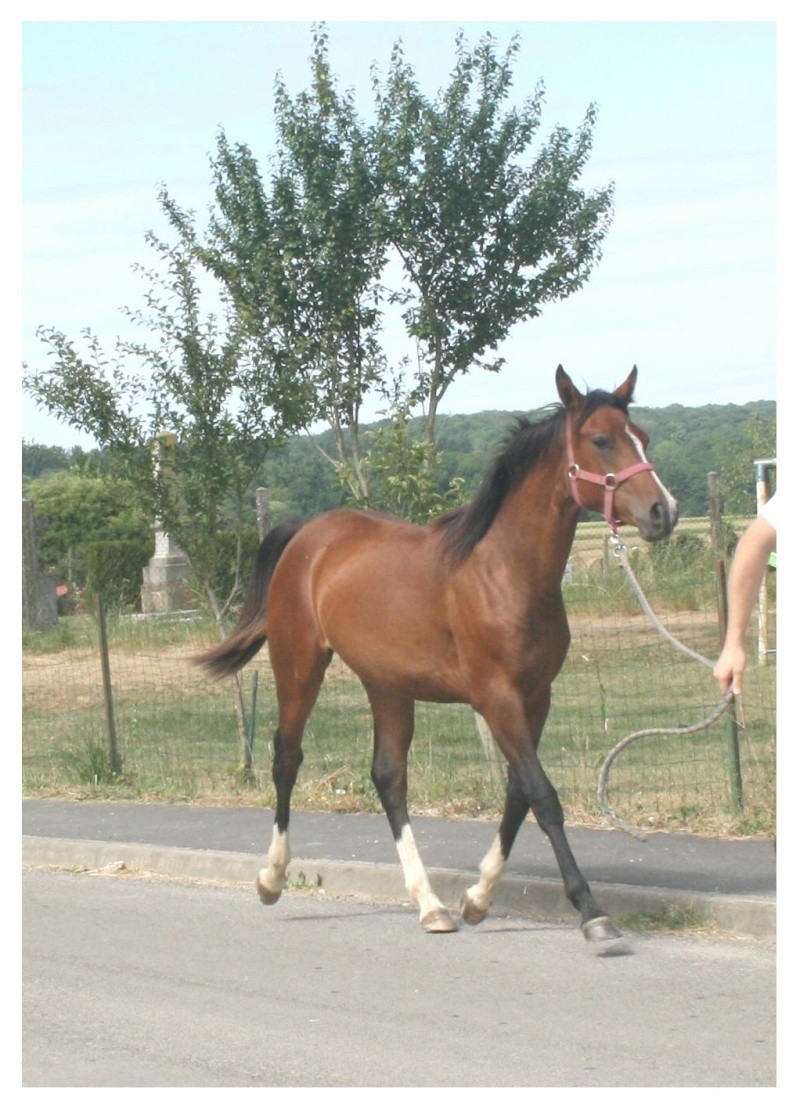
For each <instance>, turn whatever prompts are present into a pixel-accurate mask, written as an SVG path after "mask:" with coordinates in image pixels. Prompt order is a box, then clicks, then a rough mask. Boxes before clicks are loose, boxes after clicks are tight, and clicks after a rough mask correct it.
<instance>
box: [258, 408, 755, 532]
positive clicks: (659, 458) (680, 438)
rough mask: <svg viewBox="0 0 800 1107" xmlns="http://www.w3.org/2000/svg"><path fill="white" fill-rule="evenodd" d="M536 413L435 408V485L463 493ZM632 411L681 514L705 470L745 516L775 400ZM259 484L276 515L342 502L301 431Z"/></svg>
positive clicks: (697, 507)
mask: <svg viewBox="0 0 800 1107" xmlns="http://www.w3.org/2000/svg"><path fill="white" fill-rule="evenodd" d="M536 415H537V412H535V411H526V412H508V411H481V412H478V413H476V414H474V415H439V416H438V417H437V422H436V426H437V445H438V449H439V452H440V469H439V481H440V484H441V485H442V487H443V488H444V487H446V486H447V485H448V484H449V482H450V481H451V480H452V479H453V478H455V477H460V478H462V479H463V480H464V487H465V490H466V492H467V494H468V496H469V495H472V494H473V493H474V492H475V491H476V489H477V487H478V484H479V483H480V480H481V478H482V476H483V474H484V473H485V472H486V469H487V467H488V466H489V464H490V462H491V460H492V459H493V457H494V456H495V454H496V453H497V451H498V450H499V449H500V447H501V446H502V444H503V443H504V442H505V440H506V439H507V437H508V435H509V433H510V432H511V431H512V430H513V429H514V427H515V426H516V420H517V419H518V418H519V417H521V416H523V417H527V418H535V417H536ZM631 415H632V417H633V419H634V421H635V422H636V423H637V424H638V425H639V426H640V427H641V428H642V430H644V431H645V432H646V433H647V434H648V435H649V436H650V448H649V456H650V458H651V460H652V461H653V463H654V464H655V466H656V468H657V469H658V473H659V475H660V477H661V478H662V480H663V481H664V483H665V484H666V485H667V486H668V487H669V488H670V490H671V491H672V492H673V494H674V495H675V496H677V498H678V499H679V500H680V502H681V513H682V515H683V516H684V517H686V516H691V515H706V514H707V513H708V473H709V472H717V473H719V474H720V481H721V485H722V489H723V493H724V497H725V509H726V511H728V512H730V513H733V514H744V515H747V514H750V513H751V512H752V511H753V510H754V508H755V473H754V469H753V461H754V459H755V458H763V457H773V456H774V454H775V420H776V405H775V402H774V401H772V400H759V401H755V402H753V403H748V404H741V405H737V404H708V405H706V406H704V407H683V406H682V405H680V404H672V405H670V406H669V407H665V408H647V407H637V406H634V407H632V408H631ZM421 423H422V421H421V420H413V421H412V422H411V424H410V426H411V430H412V433H414V434H417V433H419V432H420V429H421ZM376 425H379V424H376ZM317 441H318V443H319V445H320V446H322V447H323V448H324V449H326V450H327V451H328V452H330V453H332V452H333V438H332V434H331V433H330V432H326V433H323V434H321V435H319V436H318V439H317ZM261 483H262V484H263V485H264V486H265V487H266V488H268V489H269V491H270V497H271V499H272V500H273V501H275V502H276V507H277V509H278V510H277V514H279V515H280V514H283V513H284V512H285V513H287V514H289V513H296V514H298V515H302V516H310V515H315V514H318V513H319V512H320V511H325V510H328V509H330V508H332V507H336V506H339V505H340V504H341V502H342V491H341V489H340V488H339V487H338V486H337V485H336V483H335V481H334V480H333V478H332V472H331V466H330V463H329V462H327V461H326V460H325V459H324V458H323V457H322V456H321V455H320V453H319V450H318V449H317V448H316V447H315V446H314V444H313V442H312V441H309V439H307V438H298V439H293V440H292V441H290V442H289V443H288V444H287V446H286V448H285V449H283V450H278V451H276V452H275V454H274V455H273V457H271V458H270V459H269V460H268V461H267V462H266V464H265V465H264V467H263V469H262V472H261Z"/></svg>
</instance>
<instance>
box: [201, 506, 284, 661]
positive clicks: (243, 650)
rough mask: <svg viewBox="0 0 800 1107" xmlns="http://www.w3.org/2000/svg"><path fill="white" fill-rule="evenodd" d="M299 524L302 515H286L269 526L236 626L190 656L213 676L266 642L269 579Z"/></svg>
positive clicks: (256, 650) (251, 655) (248, 656)
mask: <svg viewBox="0 0 800 1107" xmlns="http://www.w3.org/2000/svg"><path fill="white" fill-rule="evenodd" d="M302 526H303V520H302V519H287V520H286V521H285V522H283V523H279V524H278V526H277V527H273V528H272V530H271V531H270V532H269V534H268V535H267V536H266V538H265V539H264V540H263V542H262V543H261V545H260V546H259V548H258V556H257V557H256V567H255V570H254V571H253V575H252V577H251V578H250V584H249V585H248V588H247V595H246V596H245V601H244V603H243V605H242V610H241V612H240V614H239V620H238V622H237V623H236V626H235V627H234V628H233V630H232V631H231V633H230V634H229V635H228V637H227V638H226V639H225V641H224V642H220V644H219V645H218V646H214V647H212V648H211V649H210V650H207V651H206V652H205V653H201V654H199V655H198V656H197V657H195V658H194V660H195V661H196V662H197V664H198V665H204V666H205V667H206V668H207V669H208V670H209V671H210V672H212V673H213V674H214V676H220V677H221V676H230V675H231V674H232V673H235V672H238V670H239V669H241V668H242V666H243V665H246V664H247V662H248V661H249V660H250V658H251V657H255V655H256V654H257V653H258V651H259V650H260V649H261V647H262V646H263V645H264V643H265V642H266V640H267V634H266V629H265V622H266V620H265V616H266V610H267V589H268V588H269V582H270V581H271V580H272V574H273V573H274V572H275V566H276V565H277V564H278V562H279V560H280V558H281V554H282V553H283V551H284V550H285V549H286V547H287V546H288V545H289V543H290V542H291V540H292V539H293V538H294V536H295V535H296V534H297V532H298V531H299V530H300V528H301V527H302Z"/></svg>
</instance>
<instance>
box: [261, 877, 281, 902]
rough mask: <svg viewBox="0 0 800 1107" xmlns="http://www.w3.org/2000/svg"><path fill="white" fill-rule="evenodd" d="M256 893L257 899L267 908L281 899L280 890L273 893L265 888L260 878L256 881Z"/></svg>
mask: <svg viewBox="0 0 800 1107" xmlns="http://www.w3.org/2000/svg"><path fill="white" fill-rule="evenodd" d="M256 891H257V892H258V898H259V899H260V900H261V902H262V903H265V904H266V905H267V906H268V907H271V906H272V904H273V903H277V902H278V900H279V899H280V898H281V890H280V889H279V890H278V891H277V892H273V891H272V889H271V888H267V886H266V885H265V884H262V883H261V877H260V876H259V877H257V879H256Z"/></svg>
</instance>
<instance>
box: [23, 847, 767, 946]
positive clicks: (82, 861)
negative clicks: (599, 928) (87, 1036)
mask: <svg viewBox="0 0 800 1107" xmlns="http://www.w3.org/2000/svg"><path fill="white" fill-rule="evenodd" d="M117 862H123V863H124V864H125V866H126V867H127V868H128V869H131V870H134V871H138V872H141V873H154V874H158V875H162V876H172V877H184V878H189V879H194V880H213V881H218V882H220V883H233V884H253V883H254V881H255V876H256V873H257V870H258V861H257V859H256V858H255V857H254V856H253V854H251V853H227V852H222V851H216V850H193V849H182V848H178V847H170V846H153V845H128V844H125V845H121V844H118V843H114V842H97V841H86V840H74V839H67V838H40V837H30V836H23V838H22V863H23V865H26V866H28V867H32V868H43V867H49V868H60V869H79V870H94V869H103V868H105V867H106V866H109V865H113V864H115V863H117ZM429 874H430V877H431V883H432V884H433V886H434V888H435V889H436V893H437V895H438V896H439V897H440V898H441V900H442V901H443V902H444V903H445V904H446V905H447V906H448V907H450V908H453V909H455V910H457V909H458V905H459V903H460V901H461V896H462V894H463V892H464V889H465V888H467V887H468V886H469V885H470V884H472V883H473V882H474V879H475V877H474V874H473V875H469V874H466V873H462V872H458V871H456V870H454V869H435V868H431V869H429ZM289 878H290V881H294V882H295V883H296V884H300V885H302V886H303V887H308V888H318V889H319V890H320V891H322V892H325V893H327V894H328V895H331V896H363V897H368V898H372V899H379V900H389V901H391V902H398V903H408V902H409V899H408V894H407V892H406V889H405V887H404V884H403V878H402V875H401V872H400V866H399V865H397V864H392V865H386V864H375V863H368V862H359V861H350V862H341V861H309V860H304V859H302V858H295V859H294V860H293V861H292V863H291V865H290V867H289ZM595 888H596V891H597V898H598V900H599V901H600V903H601V904H602V905H603V907H604V908H606V909H607V910H608V912H609V913H610V914H611V915H612V916H614V917H615V918H616V919H624V918H625V917H626V916H629V915H655V916H660V915H663V914H664V913H665V912H666V911H667V910H669V909H670V908H678V909H681V910H684V911H687V912H691V913H692V914H693V915H695V916H697V917H699V918H702V919H704V920H707V921H708V922H710V923H713V924H715V925H716V926H717V927H718V928H719V929H720V930H721V931H722V932H724V933H729V934H735V935H737V936H739V937H745V938H756V939H760V940H765V941H775V937H776V904H775V903H774V902H773V901H771V900H765V899H760V898H758V897H750V896H729V895H711V894H706V893H698V892H686V891H677V890H674V889H667V888H635V887H632V886H628V885H622V884H602V885H597V884H596V885H595ZM492 908H493V910H494V911H495V912H497V911H501V912H502V911H513V912H515V913H517V914H522V915H525V916H528V917H530V918H535V919H554V920H560V921H572V922H574V921H575V918H576V916H575V912H574V910H573V908H572V906H571V905H570V904H569V903H568V901H567V899H566V897H565V895H564V890H563V886H562V884H561V882H560V881H556V880H522V879H520V878H516V879H515V878H512V877H506V878H505V879H504V880H503V882H502V883H501V885H500V887H499V888H498V889H497V892H496V894H495V897H494V901H493V904H492Z"/></svg>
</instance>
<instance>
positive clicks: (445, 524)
mask: <svg viewBox="0 0 800 1107" xmlns="http://www.w3.org/2000/svg"><path fill="white" fill-rule="evenodd" d="M636 376H637V370H636V367H635V366H634V368H633V370H632V372H631V373H630V374H629V376H628V377H627V379H626V380H625V381H624V383H623V384H621V385H620V386H619V387H618V388H616V389H615V390H614V391H613V392H610V393H609V392H604V391H601V390H595V391H590V392H588V393H587V394H583V393H582V392H580V391H579V389H578V388H577V387H576V386H575V385H574V384H573V382H572V380H571V379H570V377H569V376H568V375H567V373H566V372H565V371H564V369H563V368H562V367H561V366H559V367H558V369H557V371H556V387H557V390H558V396H559V398H560V401H561V402H560V404H555V405H553V407H552V409H549V412H548V414H547V415H546V416H544V417H541V418H539V419H538V420H537V421H535V422H529V421H527V420H520V422H519V426H518V428H517V429H516V430H515V431H514V432H513V433H512V435H511V437H510V438H509V440H508V442H507V444H506V446H505V448H504V449H503V450H502V452H501V453H500V454H499V455H498V456H497V458H496V459H495V461H494V463H493V465H492V466H491V468H490V469H489V471H488V473H487V475H486V476H485V478H484V480H483V483H482V485H481V486H480V489H479V491H478V493H477V495H476V497H475V499H474V500H473V501H472V502H471V503H470V504H469V505H467V506H465V507H462V508H459V509H457V510H455V511H452V512H450V513H448V514H447V515H444V516H442V517H441V518H439V519H437V520H435V521H434V522H432V523H430V524H429V525H427V526H419V525H415V524H412V523H409V522H405V521H403V520H400V519H396V518H393V517H391V516H388V515H381V514H378V513H376V512H370V511H351V510H344V509H342V510H334V511H329V512H327V513H325V514H323V515H320V516H317V517H316V518H314V519H312V520H310V521H308V522H302V521H288V522H284V523H281V524H279V525H278V526H276V527H275V528H274V529H273V530H271V531H270V532H269V533H268V534H267V536H266V537H265V538H264V540H263V542H262V544H261V546H260V549H259V552H258V556H257V561H256V567H255V571H254V574H253V577H252V580H251V581H250V585H249V589H248V593H247V596H246V598H245V602H244V604H243V607H242V610H241V614H240V616H239V619H238V622H237V624H236V626H235V628H234V630H233V631H232V632H231V634H230V635H229V637H228V638H227V639H226V640H225V641H224V642H222V643H221V644H220V645H218V646H216V647H214V648H212V649H210V650H208V651H207V652H206V653H204V654H202V655H201V656H200V657H199V658H197V660H198V661H199V662H200V663H201V664H203V665H205V666H206V667H207V668H208V669H209V670H210V671H211V672H212V673H213V674H215V675H217V676H223V675H226V674H232V673H234V672H236V671H237V670H238V669H240V668H241V667H242V666H243V665H244V664H245V663H246V662H247V661H249V660H250V659H251V658H252V657H253V656H254V655H255V654H256V653H257V652H258V651H259V649H260V648H261V647H262V646H263V645H264V643H265V642H267V643H268V647H269V656H270V659H271V663H272V669H273V672H274V678H275V685H276V691H277V697H278V728H277V731H276V733H275V738H274V758H273V780H274V783H275V789H276V808H275V820H274V826H273V832H272V840H271V844H270V847H269V852H268V855H267V864H266V867H265V868H263V869H262V870H261V871H260V872H259V874H258V878H257V881H256V887H257V889H258V893H259V895H260V897H261V899H262V901H263V902H264V903H267V904H271V903H275V902H276V901H277V900H278V898H279V896H280V894H281V892H282V891H283V889H284V887H285V885H286V870H287V866H288V864H289V860H290V852H289V839H288V827H289V809H290V800H291V795H292V789H293V787H294V784H295V780H296V778H297V773H298V769H299V768H300V763H301V761H302V759H303V754H302V749H301V743H302V738H303V730H304V727H305V725H306V721H307V719H308V717H309V715H310V713H311V710H312V708H313V706H314V703H315V702H316V699H317V696H318V694H319V691H320V687H321V685H322V681H323V677H324V675H325V670H326V668H327V666H328V664H329V663H330V661H331V658H332V657H333V654H334V653H336V654H338V655H339V657H341V658H342V660H343V661H344V662H345V663H346V665H347V666H349V668H350V669H351V670H352V671H353V672H354V673H355V674H356V675H357V676H358V677H359V679H360V680H361V682H362V683H363V685H364V688H365V689H366V693H367V696H368V699H369V703H370V706H371V709H372V715H373V719H374V752H373V759H372V780H373V782H374V784H375V787H376V789H377V792H378V795H379V796H380V799H381V802H382V804H383V807H384V810H385V812H386V815H387V817H388V820H389V825H390V827H391V831H392V834H393V835H394V840H395V843H396V846H397V851H398V854H399V859H400V863H401V865H402V869H403V876H404V879H405V884H406V888H407V889H408V892H409V895H410V896H411V898H412V900H413V901H414V903H415V904H416V906H417V907H418V908H419V917H420V923H421V925H422V927H423V928H424V929H425V930H426V931H429V932H438V933H442V932H447V931H453V930H455V929H456V925H455V923H454V921H453V919H452V917H451V915H450V913H449V912H448V911H447V909H446V908H445V907H444V906H443V904H442V903H441V902H440V900H439V899H438V898H437V896H436V895H435V893H434V892H433V890H432V888H431V885H430V882H429V880H428V875H427V873H426V870H425V867H424V865H423V862H422V859H421V857H420V855H419V852H418V850H417V846H416V844H415V841H414V836H413V833H412V830H411V825H410V821H409V815H408V807H407V799H406V796H407V757H408V752H409V747H410V745H411V739H412V736H413V731H414V705H415V701H417V700H423V701H433V702H436V703H467V704H469V705H470V706H471V707H472V708H473V710H474V711H475V712H476V713H477V714H478V715H480V716H482V717H483V719H484V720H485V721H486V723H487V724H488V726H489V729H490V730H491V733H492V735H493V737H494V740H495V741H496V742H497V745H498V746H499V748H500V750H501V751H502V753H503V754H504V756H505V759H506V761H507V762H508V781H507V788H506V795H505V806H504V811H503V815H502V819H501V822H500V826H499V829H498V833H497V835H496V837H495V840H494V842H493V844H492V846H491V848H490V849H489V852H488V853H487V854H486V856H485V857H484V859H483V861H482V862H481V864H480V867H479V874H480V875H479V879H478V881H477V883H475V884H473V885H472V886H471V887H470V888H468V889H467V890H466V891H465V893H464V896H463V899H462V901H461V915H462V917H463V919H464V920H465V921H466V922H467V923H470V924H475V923H479V922H480V921H481V920H482V919H483V918H484V917H485V916H486V914H487V911H488V909H489V904H490V901H491V898H492V894H493V891H494V889H495V888H496V886H497V884H498V882H499V881H500V879H501V877H502V875H503V872H504V870H505V866H506V862H507V859H508V856H509V853H510V851H511V847H512V845H513V843H514V839H515V837H516V835H517V832H518V830H519V828H520V826H521V825H522V822H523V820H524V819H525V817H526V815H527V813H528V811H529V810H531V811H533V814H534V816H535V818H536V820H537V822H538V823H539V826H540V827H541V829H542V830H543V831H544V833H545V834H546V835H547V837H548V838H549V840H550V843H551V845H552V848H553V851H554V853H555V856H556V859H557V861H558V865H559V869H560V872H561V876H562V879H563V882H564V889H565V892H566V895H567V897H568V899H569V900H570V902H571V903H572V905H573V906H574V907H575V909H576V910H577V911H578V912H579V913H580V917H581V929H582V931H583V934H584V936H585V938H586V939H587V940H588V941H589V942H592V943H612V944H614V943H615V942H616V940H617V939H619V938H620V937H621V934H620V931H619V930H618V929H617V927H616V926H615V924H614V923H613V921H612V920H611V919H610V918H609V917H608V916H607V915H606V914H605V913H604V911H602V910H601V908H600V907H598V905H597V903H596V902H595V900H594V898H593V896H592V893H591V890H590V888H589V885H588V884H587V882H586V880H585V879H584V877H583V875H582V874H581V872H580V870H579V868H578V866H577V864H576V861H575V858H574V856H573V854H572V850H571V848H570V846H569V843H568V841H567V837H566V834H565V831H564V814H563V810H562V807H561V803H560V801H559V798H558V795H557V793H556V790H555V788H554V787H553V785H552V784H551V783H550V781H549V779H548V778H547V776H546V775H545V772H544V769H543V768H542V765H541V762H540V760H539V756H538V752H537V749H538V745H539V738H540V736H541V733H542V728H543V727H544V724H545V720H546V719H547V715H548V711H549V708H550V686H551V684H552V683H553V680H554V679H555V677H556V675H557V674H558V672H559V670H560V668H561V666H562V663H563V661H564V658H565V656H566V653H567V649H568V646H569V628H568V625H567V618H566V613H565V610H564V602H563V599H562V595H561V580H562V577H563V574H564V569H565V567H566V563H567V558H568V556H569V552H570V547H571V545H572V541H573V538H574V535H575V528H576V525H577V522H578V516H579V514H580V511H581V508H587V509H589V510H592V511H598V512H601V513H602V514H603V515H604V516H605V518H606V520H607V522H608V523H609V525H610V526H611V528H612V530H614V531H615V530H616V528H617V526H618V525H619V524H620V523H626V524H632V525H635V526H636V527H637V528H638V530H639V533H640V534H641V536H642V537H643V538H644V539H646V540H647V541H654V540H657V539H662V538H665V537H666V536H667V535H669V534H670V532H671V531H672V529H673V527H674V526H675V523H676V521H677V514H678V509H677V503H676V501H675V500H674V499H673V497H672V496H671V494H670V493H669V492H668V491H667V489H666V488H665V487H664V485H663V484H662V483H661V481H660V480H659V479H658V477H657V476H656V473H655V472H654V469H653V466H652V465H651V464H650V462H648V461H647V458H646V456H645V449H646V446H647V443H648V438H647V435H646V434H645V433H644V432H643V431H641V430H640V429H639V428H638V427H636V426H635V425H634V424H633V423H632V422H631V420H630V418H629V416H628V407H629V405H630V403H631V400H632V398H633V390H634V385H635V382H636ZM595 948H598V949H600V948H603V947H595ZM604 948H610V946H609V945H606V946H605V947H604Z"/></svg>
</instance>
